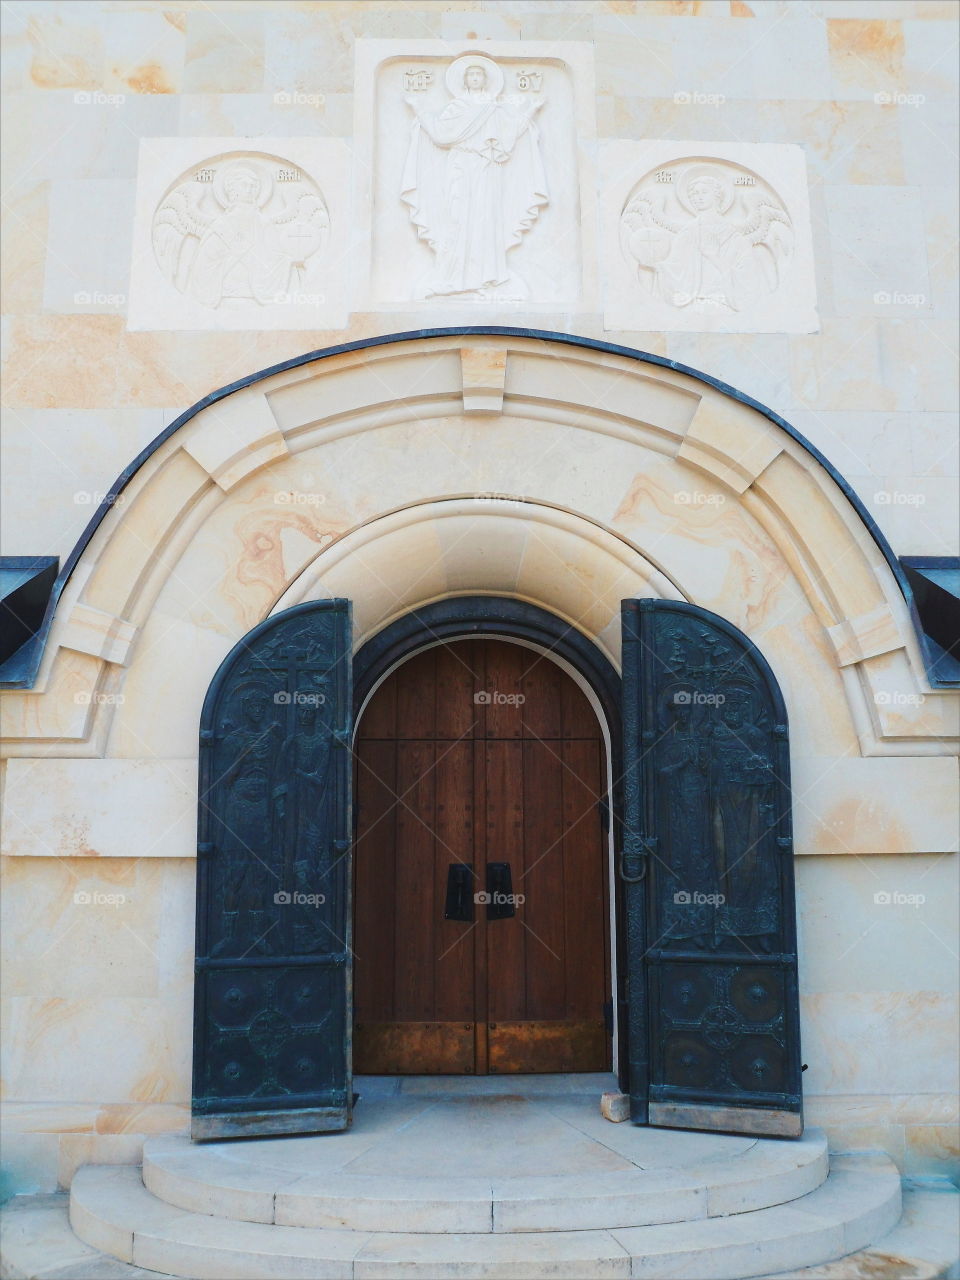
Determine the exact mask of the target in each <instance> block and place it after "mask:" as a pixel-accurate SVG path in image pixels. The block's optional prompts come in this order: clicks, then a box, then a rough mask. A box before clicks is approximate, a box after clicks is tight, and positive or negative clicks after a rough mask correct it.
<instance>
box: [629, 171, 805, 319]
mask: <svg viewBox="0 0 960 1280" xmlns="http://www.w3.org/2000/svg"><path fill="white" fill-rule="evenodd" d="M620 242H621V246H622V248H623V252H624V256H625V257H626V259H627V261H628V262H630V263H632V264H633V265H635V266H636V270H637V276H638V279H639V282H640V286H641V288H642V289H643V290H644V291H645V293H646V294H647V296H648V297H651V298H654V299H656V300H658V301H660V302H663V303H666V304H668V305H669V306H671V307H675V308H677V309H678V310H682V309H689V310H690V311H693V312H700V313H703V314H710V313H713V314H716V315H723V314H733V313H739V312H748V311H749V310H750V309H751V308H752V307H753V306H755V305H756V304H757V303H759V302H760V301H762V299H763V298H765V297H767V296H769V295H770V294H772V293H775V292H776V291H777V289H778V288H779V287H780V284H781V281H782V279H783V274H784V271H785V268H786V266H787V264H788V262H789V260H790V258H791V256H792V254H793V250H794V231H793V223H792V220H791V218H790V215H789V213H788V212H787V210H786V208H785V207H784V204H783V201H782V200H781V199H780V197H779V196H778V195H777V193H776V192H775V191H774V189H773V188H772V187H771V186H770V185H769V183H767V182H765V181H764V180H763V179H762V178H760V177H759V176H758V175H757V174H755V173H752V172H751V171H750V170H749V169H746V168H743V167H742V166H740V165H736V164H733V163H731V162H729V161H726V160H703V159H694V158H690V159H682V160H674V161H672V162H671V163H669V164H667V165H663V166H662V167H660V168H658V169H654V170H652V171H651V172H650V173H648V174H647V175H646V176H645V177H644V178H642V179H641V181H640V182H638V183H637V185H636V186H635V187H634V189H633V191H632V192H631V193H630V196H629V198H628V200H627V203H626V205H625V206H624V210H623V213H622V214H621V215H620Z"/></svg>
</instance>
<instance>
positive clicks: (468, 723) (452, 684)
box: [436, 640, 484, 739]
mask: <svg viewBox="0 0 960 1280" xmlns="http://www.w3.org/2000/svg"><path fill="white" fill-rule="evenodd" d="M482 671H483V641H478V640H461V641H459V642H458V643H455V644H445V645H441V646H439V647H438V648H437V650H436V708H437V712H436V714H437V721H436V736H437V738H438V739H445V738H472V737H474V735H475V731H476V729H475V726H476V722H477V720H478V719H479V718H482V716H483V711H484V708H483V706H482V705H480V704H479V703H477V702H475V701H474V694H475V693H476V692H477V691H478V690H479V688H480V682H481V680H482V674H481V673H482Z"/></svg>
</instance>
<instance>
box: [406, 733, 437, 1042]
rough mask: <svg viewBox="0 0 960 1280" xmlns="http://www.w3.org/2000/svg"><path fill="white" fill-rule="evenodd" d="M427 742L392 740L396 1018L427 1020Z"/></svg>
mask: <svg viewBox="0 0 960 1280" xmlns="http://www.w3.org/2000/svg"><path fill="white" fill-rule="evenodd" d="M436 751H437V747H436V744H435V743H433V742H429V741H428V742H423V741H410V740H403V739H401V740H400V741H399V742H398V743H397V792H398V801H397V834H396V846H397V880H396V895H395V904H396V905H395V908H394V910H395V914H396V938H397V945H396V949H395V953H394V957H395V958H394V963H395V966H396V972H395V986H396V1000H395V1009H396V1018H397V1021H399V1022H402V1021H405V1020H410V1021H414V1022H429V1021H432V1020H433V1019H432V1015H433V1008H434V991H435V986H434V977H435V973H434V957H435V955H436V947H435V939H434V925H435V922H436V919H437V915H438V913H442V911H443V906H442V901H438V900H437V893H436V878H435V874H434V866H435V849H434V846H435V836H434V831H435V803H436V801H435V794H436V792H435V788H436V775H435V773H434V767H433V766H434V761H435V756H436Z"/></svg>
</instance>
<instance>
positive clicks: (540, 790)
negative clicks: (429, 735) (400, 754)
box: [514, 739, 569, 1021]
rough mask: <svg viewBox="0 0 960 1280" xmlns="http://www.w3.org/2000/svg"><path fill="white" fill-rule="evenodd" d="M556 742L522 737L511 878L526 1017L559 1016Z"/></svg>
mask: <svg viewBox="0 0 960 1280" xmlns="http://www.w3.org/2000/svg"><path fill="white" fill-rule="evenodd" d="M560 746H561V744H560V743H558V742H556V741H553V742H549V741H548V742H539V741H535V740H532V739H526V740H525V741H524V742H523V844H524V867H525V869H524V873H523V876H522V878H520V877H518V878H517V879H516V880H515V882H514V887H515V889H516V890H517V891H518V892H520V893H523V894H524V895H525V897H526V902H525V903H524V905H523V913H522V916H521V920H522V922H523V926H524V930H523V945H524V953H525V971H526V993H527V998H526V1008H525V1014H526V1017H527V1018H530V1019H533V1020H536V1021H544V1020H548V1019H555V1018H564V1017H566V1015H567V1008H566V973H565V962H564V942H565V934H566V930H565V927H564V916H565V911H566V910H568V909H569V908H568V907H566V906H565V904H566V900H567V890H566V885H565V876H564V844H563V825H562V812H561V810H562V805H561V799H562V791H563V778H562V776H561V774H562V772H563V761H562V760H561V757H560V755H559V754H558V750H557V748H558V747H560Z"/></svg>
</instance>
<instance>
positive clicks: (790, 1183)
mask: <svg viewBox="0 0 960 1280" xmlns="http://www.w3.org/2000/svg"><path fill="white" fill-rule="evenodd" d="M938 1194H939V1197H940V1198H939V1200H937V1199H936V1197H937V1195H938ZM926 1195H927V1198H928V1200H929V1197H930V1196H933V1197H934V1200H929V1204H927V1207H926V1212H927V1215H928V1218H929V1215H930V1214H931V1213H933V1214H934V1217H935V1219H936V1226H935V1228H934V1236H935V1237H936V1241H937V1247H936V1249H934V1250H933V1253H934V1254H935V1255H936V1256H933V1257H930V1258H927V1257H924V1256H923V1254H922V1253H921V1254H920V1255H919V1256H918V1257H917V1258H914V1259H912V1260H911V1259H910V1258H905V1257H900V1258H899V1260H898V1256H897V1255H896V1254H895V1253H889V1252H888V1253H887V1254H884V1253H883V1252H882V1251H881V1252H879V1253H878V1251H877V1248H875V1247H874V1248H871V1246H874V1245H875V1242H877V1241H881V1240H882V1239H883V1238H884V1237H887V1236H888V1233H890V1232H892V1231H895V1230H897V1229H900V1230H902V1229H903V1224H902V1223H901V1207H902V1206H901V1183H900V1178H899V1175H898V1173H897V1170H896V1168H895V1166H894V1165H893V1164H892V1162H891V1161H890V1160H889V1159H888V1158H887V1157H886V1156H884V1155H878V1154H874V1153H858V1154H852V1155H845V1156H839V1157H837V1156H835V1157H833V1159H832V1160H828V1156H827V1145H826V1140H825V1137H824V1135H823V1134H822V1133H820V1132H819V1131H817V1130H809V1131H808V1132H807V1134H806V1135H805V1136H804V1137H803V1138H802V1139H799V1140H797V1141H777V1140H772V1139H759V1140H758V1139H753V1138H741V1137H732V1136H727V1135H718V1134H693V1133H678V1132H671V1131H667V1130H662V1129H644V1128H638V1127H635V1126H633V1125H630V1124H620V1125H614V1124H610V1123H609V1122H608V1121H605V1120H603V1119H602V1118H601V1117H600V1115H599V1112H598V1107H597V1095H596V1093H592V1094H590V1095H583V1096H575V1095H571V1096H567V1097H539V1098H538V1097H530V1096H526V1097H524V1096H518V1095H507V1094H505V1095H502V1096H486V1097H483V1096H481V1097H478V1096H461V1097H455V1096H440V1097H436V1096H434V1097H420V1098H401V1097H393V1098H388V1097H381V1098H376V1097H374V1098H371V1099H369V1100H367V1101H366V1102H363V1103H361V1105H360V1106H359V1107H358V1108H357V1112H356V1122H355V1126H354V1128H353V1129H352V1130H351V1131H350V1132H349V1133H346V1134H337V1135H334V1134H327V1135H321V1136H316V1137H307V1138H286V1139H277V1140H256V1141H242V1142H222V1143H210V1144H204V1145H193V1144H191V1143H190V1142H189V1140H188V1139H187V1138H186V1137H179V1136H174V1137H162V1138H155V1139H152V1140H150V1141H148V1142H147V1144H146V1146H145V1149H144V1160H143V1168H142V1170H141V1169H139V1168H137V1167H133V1166H103V1165H88V1166H86V1167H85V1168H82V1169H81V1170H79V1172H78V1173H77V1174H76V1175H75V1177H74V1180H73V1184H72V1187H71V1191H70V1201H69V1221H70V1225H71V1227H72V1233H71V1239H72V1241H74V1242H75V1243H76V1244H77V1245H78V1246H79V1247H80V1248H87V1249H89V1250H90V1259H88V1263H89V1267H88V1269H86V1270H84V1269H82V1268H81V1269H80V1270H77V1271H76V1272H75V1274H76V1276H77V1277H80V1276H89V1277H97V1280H100V1278H101V1277H104V1278H106V1277H112V1276H118V1277H119V1276H121V1275H129V1276H131V1277H132V1276H135V1275H143V1274H151V1273H152V1274H155V1273H160V1274H161V1275H163V1276H175V1277H187V1278H188V1280H244V1278H247V1277H249V1278H251V1280H252V1278H254V1277H257V1278H260V1277H275V1278H277V1280H301V1278H302V1280H314V1278H315V1280H320V1278H321V1277H323V1278H333V1277H344V1278H349V1280H387V1278H390V1280H401V1278H402V1280H413V1278H417V1280H445V1278H447V1277H449V1278H450V1280H454V1278H456V1280H471V1278H473V1277H477V1278H479V1277H484V1278H486V1280H521V1278H522V1280H539V1278H540V1277H543V1278H544V1280H546V1277H552V1278H554V1280H556V1278H557V1277H564V1278H568V1280H587V1278H592V1277H650V1278H651V1280H661V1278H662V1280H667V1278H670V1277H674V1278H676V1280H747V1277H761V1276H762V1277H768V1276H771V1275H773V1274H778V1273H783V1272H790V1273H791V1274H800V1275H804V1276H807V1275H809V1276H810V1277H811V1280H813V1277H814V1276H816V1277H823V1280H827V1277H834V1278H835V1280H840V1278H841V1277H842V1278H843V1280H847V1277H856V1276H861V1275H862V1276H865V1277H866V1276H870V1277H881V1276H883V1277H885V1278H886V1277H890V1278H891V1280H892V1278H893V1277H900V1276H902V1277H904V1278H905V1280H906V1278H907V1277H909V1278H910V1280H920V1278H921V1277H926V1276H929V1277H934V1276H945V1275H948V1274H949V1272H950V1267H951V1265H952V1263H953V1262H954V1261H955V1259H956V1256H957V1250H955V1249H953V1247H952V1246H951V1245H950V1244H949V1233H950V1225H949V1223H950V1214H951V1211H952V1212H953V1215H954V1217H955V1215H956V1205H957V1199H958V1197H956V1196H953V1195H951V1194H950V1193H948V1192H947V1193H936V1192H929V1193H926ZM926 1203H927V1202H926V1201H925V1204H926ZM931 1206H933V1207H931ZM60 1212H61V1214H62V1208H61V1210H60ZM938 1215H939V1216H938ZM898 1224H900V1226H899V1227H898ZM864 1250H866V1251H867V1252H866V1253H864V1252H863V1251H864ZM27 1252H28V1251H27ZM928 1252H930V1251H929V1250H928ZM8 1254H9V1249H8ZM20 1256H21V1261H19V1262H16V1263H15V1265H14V1267H13V1269H12V1270H11V1269H10V1267H9V1264H8V1270H7V1274H8V1275H10V1276H11V1277H15V1280H20V1278H21V1277H27V1276H31V1277H32V1276H33V1275H36V1276H50V1277H51V1278H52V1277H53V1276H54V1275H56V1276H57V1277H58V1280H72V1277H73V1275H74V1273H73V1272H71V1271H69V1270H64V1269H60V1270H57V1269H56V1268H54V1269H52V1270H50V1269H48V1270H43V1269H39V1268H37V1267H31V1265H30V1264H29V1262H28V1261H26V1262H25V1260H26V1259H27V1253H25V1252H24V1250H23V1249H21V1255H20ZM93 1258H99V1259H101V1263H100V1265H101V1267H102V1268H104V1269H102V1270H101V1271H97V1270H95V1269H89V1268H92V1267H94V1266H95V1263H94V1262H93V1261H92V1259H93ZM883 1258H888V1259H889V1260H890V1261H889V1265H887V1263H884V1265H883V1267H882V1268H881V1269H877V1267H878V1264H879V1262H880V1260H881V1259H883ZM838 1259H841V1260H842V1261H839V1262H837V1261H836V1260H838ZM863 1259H866V1261H863ZM811 1267H812V1268H815V1270H814V1271H813V1272H809V1273H808V1272H807V1271H805V1270H803V1269H804V1268H811ZM897 1267H900V1269H899V1270H897V1269H896V1268H897ZM111 1268H112V1269H111ZM121 1268H122V1269H121ZM844 1268H852V1269H846V1270H845V1269H844ZM891 1268H893V1269H891Z"/></svg>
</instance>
